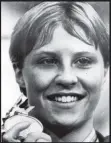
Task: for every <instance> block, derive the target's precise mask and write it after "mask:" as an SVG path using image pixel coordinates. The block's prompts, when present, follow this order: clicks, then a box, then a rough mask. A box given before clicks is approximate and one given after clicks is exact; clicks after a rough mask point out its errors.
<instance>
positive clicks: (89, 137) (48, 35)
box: [3, 2, 109, 142]
mask: <svg viewBox="0 0 111 143" xmlns="http://www.w3.org/2000/svg"><path fill="white" fill-rule="evenodd" d="M89 11H90V13H89ZM108 38H109V37H108V34H107V32H106V29H105V27H104V24H103V22H102V21H101V19H100V18H99V16H98V14H97V13H96V12H95V10H94V9H93V8H92V7H91V6H90V5H89V4H88V3H86V2H42V3H41V4H39V5H37V6H35V7H34V8H32V9H31V10H29V11H28V12H27V13H26V14H25V15H24V16H23V17H22V18H20V20H19V21H18V23H17V24H16V26H15V28H14V31H13V33H12V37H11V46H10V51H9V52H10V58H11V61H12V64H13V67H14V71H15V75H16V81H17V83H18V84H19V87H20V90H21V91H22V92H23V94H24V95H25V96H26V97H27V99H28V100H27V101H28V102H26V104H24V105H26V106H27V105H28V106H34V107H35V108H33V109H32V110H31V111H30V112H29V113H28V116H29V117H33V118H36V119H38V120H39V121H41V123H42V124H43V127H44V130H43V132H42V133H39V132H35V133H33V130H32V131H31V132H30V133H28V135H27V136H24V135H23V137H22V139H23V140H24V141H25V142H30V141H31V142H35V141H37V142H39V141H41V140H42V141H45V142H46V141H50V142H51V141H52V142H55V141H58V142H59V141H64V142H68V141H70V142H101V141H105V138H104V137H103V136H102V135H101V134H100V133H99V132H98V131H96V130H95V129H94V126H93V115H94V111H95V108H96V106H97V104H98V102H99V98H100V94H101V88H102V86H103V84H104V81H105V78H106V73H107V69H108V66H109V56H108V53H109V48H108V47H109V39H108ZM95 79H96V80H95ZM27 103H28V104H27ZM24 108H26V107H25V106H24ZM29 124H31V123H30V122H29ZM4 125H5V124H4ZM22 125H23V126H22ZM28 126H29V125H28ZM25 128H27V124H25V123H24V124H23V122H21V123H19V124H17V125H15V126H13V128H10V130H8V131H6V132H5V134H4V136H3V139H4V141H13V142H14V141H18V139H20V137H19V132H21V130H24V129H25ZM14 136H15V137H16V138H14Z"/></svg>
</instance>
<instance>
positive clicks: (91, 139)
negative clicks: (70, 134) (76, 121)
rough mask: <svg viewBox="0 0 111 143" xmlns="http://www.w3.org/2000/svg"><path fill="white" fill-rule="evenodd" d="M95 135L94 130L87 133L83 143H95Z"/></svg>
mask: <svg viewBox="0 0 111 143" xmlns="http://www.w3.org/2000/svg"><path fill="white" fill-rule="evenodd" d="M97 141H98V139H97V135H96V132H95V130H94V129H92V131H91V132H90V133H89V135H88V136H87V137H86V138H85V140H83V142H97Z"/></svg>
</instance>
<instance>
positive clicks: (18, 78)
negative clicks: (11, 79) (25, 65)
mask: <svg viewBox="0 0 111 143" xmlns="http://www.w3.org/2000/svg"><path fill="white" fill-rule="evenodd" d="M13 68H14V71H15V77H16V82H17V83H18V84H19V86H20V87H22V88H25V82H24V78H23V73H22V69H21V68H19V66H17V65H13Z"/></svg>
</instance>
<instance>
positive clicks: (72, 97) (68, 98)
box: [55, 96, 78, 103]
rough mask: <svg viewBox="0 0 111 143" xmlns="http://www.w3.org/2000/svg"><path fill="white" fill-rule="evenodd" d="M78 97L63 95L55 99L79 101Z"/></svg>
mask: <svg viewBox="0 0 111 143" xmlns="http://www.w3.org/2000/svg"><path fill="white" fill-rule="evenodd" d="M77 99H78V98H77V97H74V96H67V97H66V96H62V97H55V100H56V101H59V102H63V103H65V102H74V101H77Z"/></svg>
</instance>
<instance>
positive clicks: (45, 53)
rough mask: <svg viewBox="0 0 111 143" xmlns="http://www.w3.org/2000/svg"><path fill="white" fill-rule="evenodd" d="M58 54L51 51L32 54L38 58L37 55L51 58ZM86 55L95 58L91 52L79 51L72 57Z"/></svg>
mask: <svg viewBox="0 0 111 143" xmlns="http://www.w3.org/2000/svg"><path fill="white" fill-rule="evenodd" d="M58 53H60V52H53V51H40V52H38V53H34V56H39V55H51V56H57V54H58ZM87 54H90V55H94V56H95V53H93V52H89V51H81V52H79V51H78V52H75V53H74V55H76V56H81V55H87Z"/></svg>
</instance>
